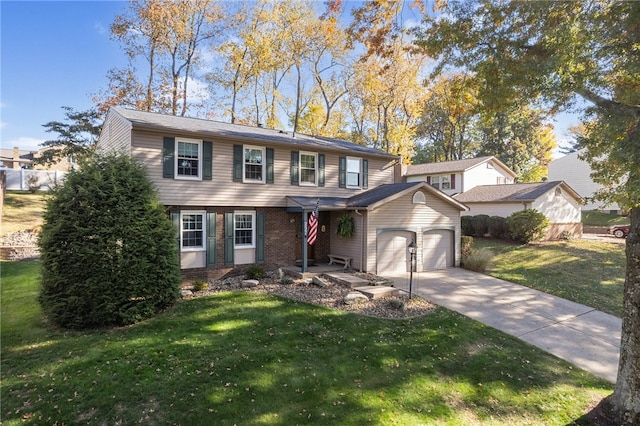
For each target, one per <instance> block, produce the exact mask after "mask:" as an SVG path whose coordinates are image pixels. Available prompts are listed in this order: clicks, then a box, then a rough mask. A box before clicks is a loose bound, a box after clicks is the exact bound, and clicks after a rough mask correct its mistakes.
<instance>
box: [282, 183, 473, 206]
mask: <svg viewBox="0 0 640 426" xmlns="http://www.w3.org/2000/svg"><path fill="white" fill-rule="evenodd" d="M417 189H425V190H427V191H429V192H430V193H432V194H434V195H436V196H438V197H440V198H442V199H444V200H445V201H447V202H449V203H451V204H454V205H456V206H457V207H458V208H459V209H460V210H466V207H465V206H464V205H462V204H461V203H460V202H458V200H456V199H453V198H451V197H449V196H448V195H447V194H445V193H444V192H442V191H440V190H438V189H436V188H434V187H432V186H431V185H429V184H427V183H426V182H409V183H407V182H404V183H393V184H384V185H380V186H378V187H376V188H373V189H370V190H368V191H365V192H361V193H359V194H356V195H354V196H353V197H344V198H342V197H287V199H288V200H289V202H290V204H289V206H290V207H297V208H302V209H305V210H311V209H313V208H315V206H316V202H317V203H318V208H319V210H343V209H367V208H370V207H371V208H375V205H376V204H377V203H379V202H381V201H383V200H386V199H388V198H391V197H394V196H399V195H402V194H403V193H405V192H406V191H411V190H417Z"/></svg>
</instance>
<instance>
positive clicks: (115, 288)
mask: <svg viewBox="0 0 640 426" xmlns="http://www.w3.org/2000/svg"><path fill="white" fill-rule="evenodd" d="M44 220H45V222H44V225H43V226H42V232H41V235H40V240H39V245H40V252H41V256H42V257H41V264H42V287H41V290H40V295H39V301H40V305H41V307H42V310H43V312H44V314H45V315H46V316H47V318H48V319H49V320H50V321H51V322H52V323H54V324H56V325H58V326H61V327H65V328H74V329H82V328H95V327H103V326H121V325H126V324H132V323H135V322H138V321H141V320H143V319H145V318H148V317H150V316H152V315H154V314H156V313H157V312H159V311H160V310H162V309H164V308H166V307H167V306H170V305H171V304H173V303H174V302H175V301H176V300H177V299H178V298H179V297H180V291H179V286H180V281H181V277H180V266H179V259H178V248H177V245H176V230H175V229H174V228H173V225H172V224H171V221H170V220H169V217H168V216H167V214H166V213H165V212H164V208H163V206H162V205H161V204H160V202H159V201H158V197H157V194H156V192H155V190H154V189H153V184H152V183H151V182H150V181H149V179H148V178H147V177H146V174H145V171H144V168H143V167H142V166H141V165H139V164H137V163H135V162H134V161H133V160H131V159H130V158H128V157H124V156H119V157H116V156H108V157H98V158H95V159H93V160H89V161H86V162H83V163H82V164H81V167H80V170H79V171H72V172H70V173H69V174H67V177H66V179H65V180H64V183H63V184H62V185H60V186H57V187H56V188H54V189H53V190H52V191H51V196H50V197H49V198H48V199H47V203H46V208H45V212H44Z"/></svg>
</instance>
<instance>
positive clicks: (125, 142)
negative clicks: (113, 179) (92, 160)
mask: <svg viewBox="0 0 640 426" xmlns="http://www.w3.org/2000/svg"><path fill="white" fill-rule="evenodd" d="M97 148H98V152H99V153H102V154H106V153H115V154H124V155H130V154H131V122H129V121H128V120H126V119H124V118H123V117H122V116H121V115H120V114H118V113H117V112H115V111H113V110H111V111H109V113H108V115H107V119H106V120H105V122H104V125H103V127H102V132H101V133H100V139H99V142H98V147H97Z"/></svg>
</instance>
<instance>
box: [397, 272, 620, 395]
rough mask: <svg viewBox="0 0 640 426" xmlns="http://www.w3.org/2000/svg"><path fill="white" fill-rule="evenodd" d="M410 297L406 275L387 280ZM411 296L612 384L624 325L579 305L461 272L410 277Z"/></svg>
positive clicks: (615, 374) (407, 275)
mask: <svg viewBox="0 0 640 426" xmlns="http://www.w3.org/2000/svg"><path fill="white" fill-rule="evenodd" d="M387 278H390V279H392V280H393V281H394V286H395V287H396V288H399V289H402V290H405V291H409V274H408V273H405V274H398V275H395V276H389V277H387ZM411 288H412V293H413V294H415V295H418V296H420V297H422V298H424V299H427V300H430V301H432V302H433V303H436V304H438V305H440V306H443V307H445V308H448V309H451V310H453V311H456V312H459V313H461V314H463V315H466V316H468V317H469V318H473V319H475V320H477V321H480V322H482V323H484V324H486V325H488V326H491V327H493V328H495V329H498V330H500V331H503V332H505V333H507V334H510V335H512V336H515V337H517V338H519V339H521V340H523V341H525V342H527V343H530V344H532V345H535V346H537V347H539V348H541V349H543V350H545V351H547V352H549V353H551V354H553V355H555V356H557V357H559V358H562V359H564V360H566V361H568V362H570V363H572V364H574V365H576V366H578V367H580V368H583V369H584V370H587V371H589V372H591V373H593V374H595V375H597V376H599V377H602V378H604V379H607V380H609V381H610V382H612V383H615V381H616V376H617V371H618V359H619V354H620V331H621V328H622V321H621V320H620V318H617V317H615V316H613V315H609V314H606V313H604V312H600V311H597V310H595V309H593V308H590V307H588V306H585V305H581V304H579V303H575V302H571V301H569V300H566V299H562V298H560V297H556V296H551V295H549V294H547V293H542V292H540V291H537V290H533V289H530V288H528V287H524V286H521V285H517V284H513V283H510V282H508V281H504V280H500V279H498V278H493V277H490V276H488V275H484V274H480V273H477V272H471V271H467V270H466V269H462V268H448V269H442V270H434V271H428V272H414V273H413V281H412V285H411Z"/></svg>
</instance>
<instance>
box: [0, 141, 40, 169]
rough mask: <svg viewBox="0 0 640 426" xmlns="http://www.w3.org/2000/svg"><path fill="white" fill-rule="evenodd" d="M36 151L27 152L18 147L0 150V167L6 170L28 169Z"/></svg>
mask: <svg viewBox="0 0 640 426" xmlns="http://www.w3.org/2000/svg"><path fill="white" fill-rule="evenodd" d="M34 154H36V151H27V150H26V149H20V148H19V147H17V146H16V147H13V149H11V148H0V167H6V168H8V169H28V168H30V167H31V161H33V156H34Z"/></svg>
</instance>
